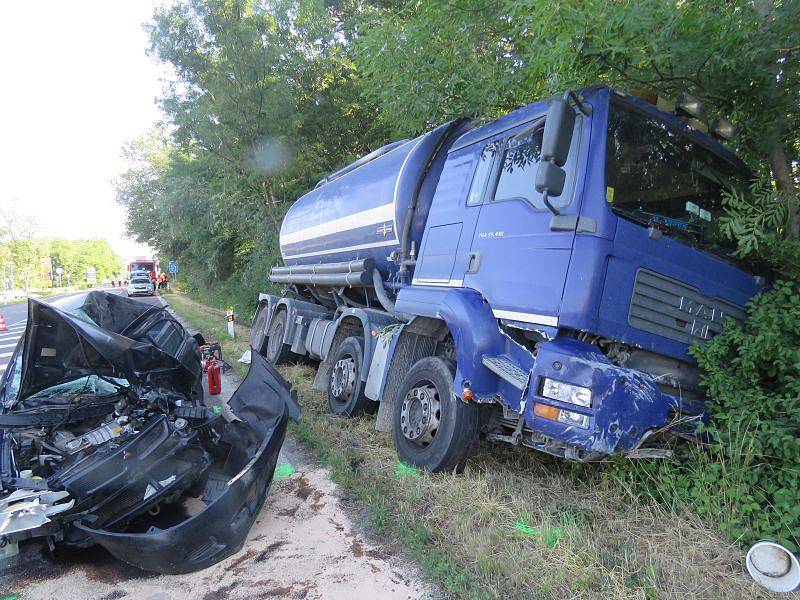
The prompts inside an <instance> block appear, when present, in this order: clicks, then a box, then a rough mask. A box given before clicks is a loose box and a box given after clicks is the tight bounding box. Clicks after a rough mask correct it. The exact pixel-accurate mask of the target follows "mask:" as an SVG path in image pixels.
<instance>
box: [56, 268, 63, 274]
mask: <svg viewBox="0 0 800 600" xmlns="http://www.w3.org/2000/svg"><path fill="white" fill-rule="evenodd" d="M63 274H64V269H62V268H61V267H56V275H63Z"/></svg>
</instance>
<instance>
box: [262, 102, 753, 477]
mask: <svg viewBox="0 0 800 600" xmlns="http://www.w3.org/2000/svg"><path fill="white" fill-rule="evenodd" d="M659 102H660V103H661V100H659ZM664 107H665V105H664V103H661V108H659V107H657V106H656V105H653V104H651V103H648V102H646V101H643V100H641V99H639V98H637V97H634V96H631V95H629V94H625V93H621V92H617V91H614V90H611V89H609V88H605V87H600V88H593V89H588V90H583V91H581V92H580V93H579V94H578V93H570V94H567V95H565V97H564V99H563V100H561V99H554V100H552V101H550V102H547V101H544V102H538V103H535V104H532V105H530V106H526V107H524V108H521V109H519V110H517V111H514V112H513V113H510V114H508V115H506V116H504V117H501V118H499V119H497V120H495V121H492V122H490V123H487V124H486V125H483V126H481V127H474V128H470V129H468V130H467V131H463V129H465V128H464V127H463V125H461V126H460V127H461V128H462V129H460V130H458V131H457V133H456V134H454V135H451V136H450V137H447V136H444V137H443V138H442V139H443V140H444V141H443V142H442V143H441V144H440V145H439V146H438V147H437V148H436V150H435V154H434V155H432V158H431V160H430V161H429V164H436V161H439V162H438V164H439V166H438V167H437V168H435V169H431V168H428V170H427V171H425V172H424V173H423V174H422V175H421V177H422V179H421V181H422V183H421V184H420V187H421V188H424V187H425V185H426V184H427V186H428V188H430V189H431V194H430V196H429V197H424V196H423V197H421V198H413V199H412V201H411V202H410V203H409V204H410V206H412V207H413V209H414V211H417V214H424V227H422V228H420V233H419V237H418V238H416V239H414V238H413V228H412V227H408V228H407V229H408V231H409V232H410V233H409V235H412V239H411V240H410V241H408V240H403V239H399V238H398V244H399V247H398V250H397V251H395V252H393V253H392V254H389V252H390V250H391V248H385V249H384V248H382V249H381V251H385V253H386V254H388V255H389V256H388V257H387V258H386V262H384V263H383V264H380V265H378V266H376V267H374V268H375V269H377V271H378V273H379V278H380V279H381V280H382V282H383V283H382V284H381V286H380V287H381V288H382V289H377V288H375V287H373V290H374V291H375V295H374V296H370V292H369V285H370V283H369V281H367V280H368V279H370V278H369V277H367V278H361V280H360V281H366V282H367V283H365V284H363V285H364V288H365V290H362V291H363V300H362V304H363V306H362V305H359V306H360V310H362V311H367V313H365V314H366V316H365V317H363V318H362V317H359V322H360V323H361V324H362V325H363V331H364V334H363V335H362V336H361V339H362V342H361V354H362V355H363V356H361V357H358V356H356V357H353V358H354V360H355V362H356V363H358V365H357V366H358V371H357V372H356V373H353V372H352V371H351V370H347V369H343V368H341V365H340V361H339V362H337V359H336V357H335V356H334V355H335V354H336V346H337V345H338V343H340V342H341V341H342V338H341V334H339V339H336V335H337V334H336V333H335V332H336V331H338V329H339V324H341V323H342V322H343V319H342V316H343V315H344V313H345V312H346V311H347V310H348V309H352V308H353V307H352V305H350V306H348V303H347V301H346V300H345V301H344V308H341V307H337V308H336V309H335V311H334V312H333V313H331V312H330V310H331V309H330V307H328V308H327V311H328V312H327V313H322V312H320V313H315V314H314V316H313V318H312V317H311V316H310V315H307V318H310V319H311V321H313V319H317V320H318V322H317V325H318V324H319V322H321V321H325V322H330V323H333V324H334V326H333V331H332V332H328V335H329V336H330V344H329V345H328V346H327V347H326V346H325V344H326V343H327V342H326V341H325V339H326V338H325V334H319V332H317V336H318V338H320V339H321V340H323V341H322V342H321V345H320V343H318V344H317V346H314V345H313V340H312V342H311V345H304V344H302V343H301V344H298V343H294V340H288V339H287V338H286V336H287V335H290V334H288V333H287V331H288V330H289V329H292V327H286V328H285V329H284V330H282V331H281V332H280V333H281V338H282V339H283V341H284V343H286V342H287V341H292V345H291V349H292V350H293V351H295V352H296V353H298V354H310V355H311V356H312V357H316V358H318V359H319V360H321V361H322V362H321V368H320V373H321V375H320V377H319V378H318V379H320V381H321V382H325V383H330V382H331V381H334V383H335V384H336V386H335V389H337V390H344V389H346V386H345V388H343V387H342V385H341V378H342V377H345V375H346V376H347V379H348V381H350V380H351V379H354V378H355V379H357V380H359V381H363V383H364V386H363V389H361V391H359V394H361V395H362V396H363V397H364V398H365V399H366V401H372V402H378V403H379V407H378V423H379V427H383V428H384V429H391V430H392V431H393V436H394V440H395V445H396V447H397V449H398V454H399V455H400V458H401V459H403V460H405V461H407V462H409V463H411V464H417V465H419V466H423V467H426V468H431V469H433V470H448V469H452V468H458V467H459V465H463V461H464V460H466V456H468V454H469V451H470V449H471V447H472V444H473V443H474V438H475V437H477V436H478V435H482V436H483V437H485V438H486V439H488V440H491V441H502V442H510V443H513V444H522V445H525V446H529V447H532V448H535V449H538V450H541V451H544V452H548V453H550V454H555V455H557V456H561V457H564V458H569V459H576V460H593V459H597V458H601V457H604V456H607V455H611V454H615V453H624V454H627V455H628V456H632V457H634V456H636V457H655V456H661V455H663V454H664V453H665V446H664V439H663V438H664V437H665V435H666V434H681V435H683V434H691V433H692V432H693V430H694V428H695V426H696V424H697V423H698V422H699V421H700V420H702V419H703V418H704V416H705V413H704V409H703V405H704V400H705V398H704V392H703V390H702V389H701V387H700V385H699V373H698V370H697V367H696V365H695V364H694V361H693V359H692V357H691V356H690V354H689V352H688V351H689V348H690V346H691V345H692V344H693V343H703V342H704V341H707V340H708V339H710V338H711V337H713V336H714V335H715V334H717V333H719V332H720V331H721V330H722V328H723V325H724V323H725V321H726V320H727V319H730V320H732V321H734V322H740V321H742V320H743V319H744V317H745V311H744V306H745V304H746V302H747V301H748V300H749V299H750V298H751V297H752V296H753V295H754V294H756V293H758V291H759V290H760V289H761V287H762V286H763V284H764V280H763V278H761V277H760V276H758V275H757V274H755V273H754V272H753V271H752V270H751V269H750V268H749V267H748V266H747V265H744V264H742V263H741V262H740V261H739V260H738V259H737V258H736V257H735V256H734V254H733V249H734V248H733V246H732V244H731V243H730V242H729V241H728V240H727V239H726V238H725V237H724V236H723V235H722V233H721V231H720V218H721V217H722V216H724V207H723V198H724V195H725V194H726V192H727V191H728V190H731V189H733V188H735V187H737V186H740V185H742V184H744V183H745V182H746V181H747V180H748V179H749V178H750V172H749V170H748V167H747V166H746V165H745V163H743V162H742V161H741V160H740V159H739V158H737V157H736V156H735V155H734V154H733V153H732V152H730V151H729V150H728V149H727V148H725V146H723V145H722V144H721V143H720V142H718V141H717V140H715V139H713V137H712V136H711V135H710V134H708V133H707V131H708V128H707V126H705V125H704V124H703V123H701V122H700V121H698V120H696V119H695V120H689V119H688V118H686V117H688V116H689V114H688V112H691V107H689V111H688V112H687V113H686V114H684V115H683V117H684V118H681V116H680V112H681V107H680V106H678V107H677V108H674V107H668V108H667V110H662V109H663V108H664ZM676 113H677V114H676ZM703 129H705V130H706V131H703ZM424 140H425V137H424V136H422V137H421V138H420V142H418V143H422V142H424ZM413 142H414V140H412V141H411V142H409V143H413ZM412 152H413V151H412ZM396 156H398V155H396ZM409 156H412V155H409ZM399 158H402V157H401V156H400V157H399ZM406 160H408V159H406ZM397 162H398V163H400V162H401V161H400V160H397ZM405 164H406V162H405V161H402V165H405ZM362 168H363V167H362ZM400 169H401V171H402V167H401V168H400ZM400 180H401V175H398V176H397V181H398V182H399V181H400ZM350 185H352V182H351V183H350ZM397 187H399V185H398V186H396V188H395V189H397ZM395 195H396V192H395ZM305 214H309V213H308V211H306V212H305ZM352 225H354V226H358V227H360V228H362V229H364V228H369V227H370V226H371V225H372V224H370V223H367V224H364V223H361V222H353V223H352ZM398 225H402V224H398V223H397V219H395V223H394V229H395V231H397V230H399V229H400V227H399V226H398ZM354 228H355V227H354ZM293 235H294V234H293ZM292 239H295V238H292ZM321 243H323V242H321ZM385 245H386V244H385ZM388 245H389V246H391V243H389V244H388ZM321 247H324V246H321ZM361 252H364V250H362V251H361ZM348 258H355V259H363V255H362V254H356V255H355V256H350V257H348ZM362 262H363V260H362ZM336 264H338V263H336ZM328 265H329V266H328V267H326V268H328V269H331V268H332V267H330V263H328ZM320 266H321V265H319V264H317V265H316V266H312V267H311V268H313V269H319V267H320ZM286 268H288V267H284V269H286ZM297 268H298V267H295V269H297ZM299 268H300V270H303V269H307V268H309V267H308V266H305V267H299ZM282 273H283V272H282ZM282 276H283V277H284V279H283V280H281V281H283V282H285V281H286V277H291V276H290V275H282ZM295 277H296V276H295ZM303 281H308V280H307V279H304V280H303ZM378 283H379V282H378V281H377V280H376V281H374V282H373V286H377V284H378ZM305 285H308V284H307V283H306V284H305ZM357 285H361V284H357ZM320 289H326V288H320V287H319V286H317V287H316V292H315V295H319V291H320ZM362 291H360V292H358V293H359V294H360V293H362ZM378 292H381V294H378ZM345 293H346V292H345ZM381 295H389V296H391V300H390V306H389V308H388V309H387V307H386V305H385V303H384V302H380V296H381ZM334 296H335V293H334ZM344 297H345V298H347V296H344ZM349 298H350V300H351V301H354V298H355V297H354V296H352V295H351V296H349ZM371 299H374V302H371ZM317 300H319V298H317ZM262 301H263V298H262ZM316 303H317V304H318V302H316ZM271 304H272V307H271V308H270V309H269V310H270V311H271V313H270V314H272V313H274V312H277V311H276V308H277V305H278V301H277V300H275V301H271ZM381 304H383V306H381ZM369 311H373V312H375V313H376V314H375V315H370V314H368V313H369ZM311 312H312V313H314V311H311ZM387 316H388V320H386V318H385V317H387ZM300 317H301V319H300V320H301V322H302V319H303V318H304V317H303V316H302V315H300ZM268 320H269V319H266V318H265V319H263V321H264V323H262V324H261V325H260V327H261V329H263V330H264V338H267V337H269V335H268V333H269V332H268V331H267V327H268V325H267V324H266V322H267V321H268ZM289 321H290V320H288V319H284V322H286V323H288V322H289ZM311 321H309V324H311ZM351 322H352V321H351ZM365 323H367V324H366V325H365ZM314 331H317V328H316V326H315V327H314ZM349 331H350V332H351V333H352V332H353V331H356V332H357V329H356V330H353V329H350V330H349ZM306 335H310V336H311V338H313V336H314V333H313V332H309V333H307V334H306ZM371 336H372V337H380V338H381V339H382V340H383V343H382V344H381V343H375V342H374V341H371V340H370V337H371ZM273 337H274V336H273ZM348 337H352V336H348ZM287 348H288V347H287ZM329 354H330V355H331V356H330V357H329V356H328V355H329ZM351 354H358V352H351ZM336 365H339V367H340V368H338V370H337V367H336ZM343 373H344V375H343ZM337 374H338V375H337ZM337 377H339V380H337ZM415 378H416V380H415ZM351 392H352V390H351ZM329 394H330V391H329ZM359 406H369V404H365V401H362V403H361V404H360V405H359Z"/></svg>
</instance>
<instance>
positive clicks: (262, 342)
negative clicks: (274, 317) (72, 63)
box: [250, 304, 269, 356]
mask: <svg viewBox="0 0 800 600" xmlns="http://www.w3.org/2000/svg"><path fill="white" fill-rule="evenodd" d="M268 319H269V311H268V310H267V305H266V304H262V305H261V306H259V307H258V311H257V312H256V316H255V318H254V319H253V324H252V325H251V326H250V347H251V348H252V349H253V351H254V352H258V353H259V354H260V355H261V356H264V353H265V352H266V340H267V320H268Z"/></svg>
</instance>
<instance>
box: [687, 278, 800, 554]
mask: <svg viewBox="0 0 800 600" xmlns="http://www.w3.org/2000/svg"><path fill="white" fill-rule="evenodd" d="M693 353H694V355H695V356H696V357H697V360H698V363H699V364H700V366H701V367H702V368H703V369H704V371H705V373H706V375H705V376H704V378H703V383H704V385H705V386H707V387H708V391H709V394H710V396H711V397H712V398H713V403H711V405H710V406H709V410H710V415H711V418H712V421H711V425H710V426H709V434H710V435H711V437H712V439H713V442H712V444H711V450H712V455H713V456H714V457H715V459H716V460H714V461H713V462H712V461H710V462H708V463H706V465H705V466H706V469H705V470H704V472H702V473H698V475H699V476H700V477H699V478H698V479H697V480H695V481H693V482H692V483H691V486H694V487H698V486H699V489H696V490H691V491H700V492H701V494H702V495H703V496H719V495H720V490H725V491H726V492H727V493H728V494H731V495H732V496H733V497H732V498H730V500H731V502H732V503H733V509H734V510H733V511H732V514H730V515H729V520H728V522H726V523H723V526H724V528H725V529H727V530H728V531H729V532H730V533H731V534H732V535H733V536H734V537H742V538H744V539H745V540H746V541H748V542H751V541H753V540H756V539H758V538H770V539H780V540H782V541H784V542H787V543H790V544H792V545H793V546H794V547H795V548H798V547H800V283H798V282H797V281H793V282H789V281H780V282H778V283H776V284H775V286H774V289H773V290H772V291H770V292H767V293H765V294H763V295H761V296H759V297H757V298H756V299H755V300H753V302H752V303H751V306H750V308H749V316H748V319H747V322H746V323H745V325H744V327H742V328H736V327H733V326H730V325H729V326H727V327H726V328H725V331H724V332H723V333H722V334H720V335H718V336H716V337H715V338H714V339H713V340H712V341H711V342H710V343H709V344H708V345H706V346H702V347H696V348H694V350H693ZM732 468H733V469H737V470H738V471H739V473H738V476H737V477H735V478H734V480H733V481H731V480H730V478H729V472H730V470H731V469H732ZM732 484H733V485H732ZM709 508H712V507H711V506H709ZM709 516H711V515H709Z"/></svg>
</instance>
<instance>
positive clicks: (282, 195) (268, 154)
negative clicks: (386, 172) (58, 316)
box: [117, 0, 385, 312]
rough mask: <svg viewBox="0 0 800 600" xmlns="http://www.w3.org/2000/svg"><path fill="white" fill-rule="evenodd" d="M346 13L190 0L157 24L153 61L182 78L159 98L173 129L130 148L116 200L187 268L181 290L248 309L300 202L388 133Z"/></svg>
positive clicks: (136, 226)
mask: <svg viewBox="0 0 800 600" xmlns="http://www.w3.org/2000/svg"><path fill="white" fill-rule="evenodd" d="M341 10H342V9H338V11H336V10H334V9H326V8H325V7H324V6H323V5H322V4H321V3H319V2H315V1H311V0H302V1H293V2H290V1H287V0H276V1H274V2H270V3H266V4H258V5H256V4H255V3H252V2H245V1H235V0H225V1H223V0H213V1H212V0H187V1H185V2H181V3H176V4H174V5H172V6H169V7H165V8H159V9H158V10H157V11H156V13H155V15H154V18H153V22H152V23H151V24H150V25H149V26H148V30H149V32H150V39H151V49H150V50H151V53H152V55H153V56H155V57H156V58H157V59H159V60H160V61H162V62H164V63H167V64H169V65H170V66H171V67H172V69H173V71H174V72H175V74H176V80H175V81H173V82H171V83H170V84H169V85H168V86H167V87H166V88H165V90H164V96H163V98H162V100H161V104H162V108H163V110H164V112H165V113H166V114H167V116H168V118H169V121H170V124H171V125H172V128H171V130H170V133H169V134H167V133H166V130H164V129H155V130H154V131H152V132H151V133H150V134H148V135H146V136H144V137H142V138H141V139H139V140H136V141H134V142H133V143H131V144H130V145H128V146H127V147H126V150H125V152H126V157H127V159H128V163H129V169H128V171H127V172H126V173H124V174H123V175H122V177H121V178H120V180H119V181H118V182H117V200H118V202H119V203H120V204H121V205H122V206H124V207H125V208H126V209H127V211H128V221H127V227H128V232H129V234H131V235H132V236H133V237H134V238H136V239H137V240H138V241H141V242H144V243H148V244H150V245H151V246H153V247H154V248H156V249H157V250H158V252H159V254H160V256H162V257H169V258H173V259H177V260H178V261H179V262H180V264H181V275H180V280H181V285H186V286H187V287H188V289H190V290H194V291H198V292H200V291H202V292H203V293H204V294H206V295H208V294H210V295H211V296H213V299H214V300H217V299H219V300H221V301H223V302H224V305H228V304H234V306H235V307H237V308H238V309H239V312H246V311H247V310H249V309H251V308H252V307H253V306H254V303H255V301H256V298H257V292H258V291H261V290H263V289H264V288H265V287H266V285H267V284H266V275H267V273H268V271H269V267H270V266H272V265H273V264H275V263H276V262H277V261H278V260H279V258H280V253H279V250H278V231H279V229H280V223H281V220H282V218H283V214H284V212H285V211H286V209H287V208H288V206H289V203H290V202H291V201H293V200H294V199H295V198H297V197H298V196H299V195H300V194H302V193H303V192H305V191H307V190H308V189H309V188H311V187H313V185H314V183H315V182H316V181H318V180H319V179H320V178H321V177H322V176H323V175H324V174H325V173H327V172H330V171H331V170H333V169H335V168H338V167H340V166H341V165H342V164H345V163H346V162H347V161H349V160H351V159H352V158H354V157H356V156H358V155H361V154H363V153H365V152H367V151H369V150H370V149H373V148H374V147H377V146H378V145H380V144H381V143H382V141H383V139H384V137H385V135H384V133H383V130H381V129H380V128H378V127H377V126H376V125H375V122H376V119H375V118H374V109H373V107H372V106H371V105H369V104H368V103H365V102H364V101H363V100H362V95H361V92H360V82H359V80H358V78H357V77H356V73H355V71H354V68H353V64H352V61H351V60H350V58H349V57H348V55H347V51H346V46H345V42H346V39H347V37H346V33H345V32H344V30H343V25H342V23H343V20H342V19H343V18H344V17H343V16H342V14H341Z"/></svg>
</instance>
